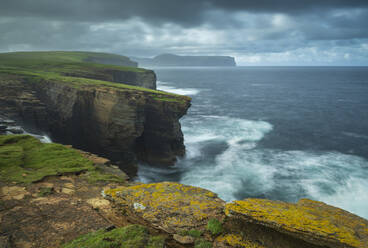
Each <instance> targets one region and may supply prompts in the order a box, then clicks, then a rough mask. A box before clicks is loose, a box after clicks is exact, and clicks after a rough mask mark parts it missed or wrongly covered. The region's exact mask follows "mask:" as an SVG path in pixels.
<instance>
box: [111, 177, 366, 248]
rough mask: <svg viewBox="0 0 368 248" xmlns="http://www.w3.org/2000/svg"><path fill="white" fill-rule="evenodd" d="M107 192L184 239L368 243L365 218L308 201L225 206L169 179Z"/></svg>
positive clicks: (279, 244)
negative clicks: (168, 180) (163, 181)
mask: <svg viewBox="0 0 368 248" xmlns="http://www.w3.org/2000/svg"><path fill="white" fill-rule="evenodd" d="M105 194H106V197H107V198H108V199H109V200H111V201H112V202H113V203H114V205H115V206H116V207H117V208H118V209H120V210H121V211H122V212H123V213H125V214H124V215H125V216H135V218H137V217H139V218H141V219H142V221H143V222H142V223H145V224H146V225H148V226H153V227H155V228H159V229H160V230H164V231H165V232H167V233H170V234H174V239H175V240H177V241H178V242H181V243H186V242H189V241H191V243H193V240H196V242H197V241H198V240H201V239H204V240H207V241H205V242H211V243H212V244H213V247H219V248H220V247H222V248H224V247H247V248H249V247H252V248H322V247H329V248H342V247H344V248H348V247H349V248H351V247H356V248H367V247H368V221H367V220H365V219H363V218H360V217H358V216H356V215H354V214H351V213H349V212H346V211H344V210H341V209H338V208H335V207H333V206H329V205H327V204H324V203H322V202H317V201H312V200H308V199H303V200H300V201H299V202H298V203H297V204H293V203H286V202H280V201H271V200H264V199H245V200H243V201H235V202H232V203H228V204H225V203H224V202H223V201H222V200H221V199H219V198H218V197H217V196H216V195H215V194H214V193H212V192H210V191H207V190H204V189H200V188H196V187H191V186H185V185H181V184H178V183H169V182H165V183H153V184H139V185H136V186H129V187H121V188H116V189H111V190H107V191H105ZM206 247H207V246H206Z"/></svg>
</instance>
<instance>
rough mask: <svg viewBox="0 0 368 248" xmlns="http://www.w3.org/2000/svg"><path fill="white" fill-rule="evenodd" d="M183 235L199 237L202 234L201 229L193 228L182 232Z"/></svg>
mask: <svg viewBox="0 0 368 248" xmlns="http://www.w3.org/2000/svg"><path fill="white" fill-rule="evenodd" d="M180 235H181V236H191V237H193V238H199V237H200V236H201V235H202V231H201V230H197V229H191V230H185V231H181V232H180Z"/></svg>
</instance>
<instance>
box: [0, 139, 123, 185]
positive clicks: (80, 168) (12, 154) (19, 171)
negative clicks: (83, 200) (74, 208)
mask: <svg viewBox="0 0 368 248" xmlns="http://www.w3.org/2000/svg"><path fill="white" fill-rule="evenodd" d="M84 171H86V172H87V178H88V181H90V182H92V183H94V182H97V181H110V182H122V181H123V179H121V178H118V177H117V176H115V175H111V174H104V173H103V172H100V171H99V170H98V169H96V167H94V166H93V163H92V162H91V161H89V160H88V159H86V158H85V157H83V156H82V155H81V153H79V152H77V151H76V150H74V149H72V148H69V147H66V146H63V145H60V144H55V143H52V144H44V143H41V142H40V141H39V140H38V139H36V138H34V137H32V136H29V135H0V172H1V173H0V180H1V181H5V182H17V183H32V182H35V181H39V180H41V179H43V178H44V177H46V176H53V175H62V174H65V173H79V172H84Z"/></svg>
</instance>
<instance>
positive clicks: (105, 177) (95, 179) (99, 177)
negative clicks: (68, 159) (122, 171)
mask: <svg viewBox="0 0 368 248" xmlns="http://www.w3.org/2000/svg"><path fill="white" fill-rule="evenodd" d="M84 176H85V177H86V178H87V180H88V183H90V184H96V183H99V182H115V183H124V182H125V179H124V178H121V177H118V176H116V175H112V174H106V173H104V172H103V171H102V170H100V169H99V168H95V169H94V170H90V171H88V172H87V173H86V174H85V175H84Z"/></svg>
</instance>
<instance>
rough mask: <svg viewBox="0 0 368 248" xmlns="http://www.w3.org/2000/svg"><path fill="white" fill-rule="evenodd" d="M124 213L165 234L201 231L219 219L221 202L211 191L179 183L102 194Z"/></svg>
mask: <svg viewBox="0 0 368 248" xmlns="http://www.w3.org/2000/svg"><path fill="white" fill-rule="evenodd" d="M104 193H105V194H106V195H107V196H108V198H109V199H111V200H113V201H114V203H115V204H116V205H117V206H118V207H119V208H121V209H122V210H123V212H126V213H127V215H133V216H137V217H139V218H141V219H143V220H144V221H146V222H147V223H149V224H150V225H151V226H153V227H156V228H159V229H162V230H164V231H166V232H168V233H171V234H173V233H181V232H183V231H186V230H191V229H198V230H204V229H205V227H206V225H207V222H208V220H209V219H213V218H216V219H220V220H221V219H223V217H224V215H223V208H224V204H225V203H224V201H223V200H221V199H219V198H218V197H217V195H216V194H214V193H212V192H211V191H208V190H205V189H201V188H198V187H192V186H186V185H183V184H179V183H173V182H163V183H151V184H140V185H135V186H130V187H123V188H117V189H111V190H107V191H105V192H104Z"/></svg>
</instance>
